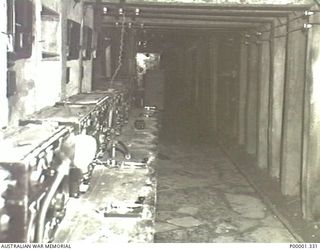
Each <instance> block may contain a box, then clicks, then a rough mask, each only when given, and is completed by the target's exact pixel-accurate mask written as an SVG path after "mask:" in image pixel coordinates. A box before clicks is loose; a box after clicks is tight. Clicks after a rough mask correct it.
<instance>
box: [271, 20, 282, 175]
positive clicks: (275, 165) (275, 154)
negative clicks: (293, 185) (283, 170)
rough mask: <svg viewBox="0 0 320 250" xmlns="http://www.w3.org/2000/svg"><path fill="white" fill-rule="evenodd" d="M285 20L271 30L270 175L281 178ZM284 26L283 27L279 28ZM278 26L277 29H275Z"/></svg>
mask: <svg viewBox="0 0 320 250" xmlns="http://www.w3.org/2000/svg"><path fill="white" fill-rule="evenodd" d="M285 21H286V19H285V18H281V19H280V21H279V20H275V21H274V23H273V29H272V30H271V62H270V63H271V65H270V99H269V150H268V152H269V157H268V158H269V174H270V176H271V177H275V178H279V177H280V162H281V140H282V116H283V97H284V81H285V64H286V40H287V38H286V36H285V35H286V33H287V27H286V25H282V24H283V23H284V22H285ZM279 25H282V26H279ZM275 26H277V27H275Z"/></svg>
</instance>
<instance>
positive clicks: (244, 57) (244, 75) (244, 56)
mask: <svg viewBox="0 0 320 250" xmlns="http://www.w3.org/2000/svg"><path fill="white" fill-rule="evenodd" d="M241 40H242V41H241V45H240V68H239V112H238V114H239V115H238V143H239V144H240V145H243V144H245V134H246V93H247V84H248V68H247V67H248V46H247V45H246V44H245V41H244V39H243V38H242V39H241Z"/></svg>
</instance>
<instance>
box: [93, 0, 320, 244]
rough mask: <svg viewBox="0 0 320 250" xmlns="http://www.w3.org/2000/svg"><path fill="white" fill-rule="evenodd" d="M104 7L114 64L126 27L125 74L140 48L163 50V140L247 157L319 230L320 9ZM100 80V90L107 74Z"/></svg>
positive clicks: (300, 217)
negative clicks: (319, 83)
mask: <svg viewBox="0 0 320 250" xmlns="http://www.w3.org/2000/svg"><path fill="white" fill-rule="evenodd" d="M101 8H102V11H101V19H100V21H101V22H100V23H99V25H101V28H102V30H103V32H101V37H107V38H108V39H109V38H110V40H111V42H110V44H111V45H110V46H111V48H112V51H114V52H113V55H112V56H111V57H112V58H113V61H114V65H116V62H117V59H118V57H119V53H118V52H117V51H118V50H119V48H118V46H119V40H120V41H121V30H123V29H122V28H123V25H124V26H126V27H127V28H126V33H125V35H124V37H125V38H124V39H125V41H126V43H125V45H124V47H125V48H124V51H125V53H124V54H121V53H120V54H121V55H122V57H123V58H126V59H127V60H124V61H126V63H124V65H123V66H124V67H123V69H122V77H127V76H128V72H129V75H130V74H134V73H135V72H136V71H135V70H136V69H135V66H134V64H135V63H134V62H133V60H132V58H133V56H135V55H136V53H137V52H139V53H159V54H160V57H161V59H160V66H159V69H161V72H162V74H161V77H163V79H162V81H163V82H164V92H163V104H164V124H165V125H164V127H165V129H166V132H165V133H163V137H162V138H163V139H165V138H166V137H167V139H168V140H169V141H170V140H171V141H172V142H174V141H178V140H180V139H181V138H182V139H181V140H188V139H187V138H190V137H192V136H193V137H194V138H198V140H197V142H198V143H199V142H201V140H199V138H203V139H204V140H205V141H208V140H209V141H210V140H211V142H213V141H214V142H216V143H218V144H219V145H220V146H222V147H223V148H224V149H225V150H226V151H227V152H228V153H229V156H230V157H231V158H232V159H233V160H234V162H235V163H236V165H239V167H241V165H244V166H243V168H244V170H243V173H246V174H249V175H250V173H253V172H254V173H255V174H254V176H256V177H255V178H256V179H257V181H253V182H252V183H253V184H254V185H255V186H256V187H257V188H259V185H260V184H261V183H264V182H265V180H266V182H268V183H269V184H266V185H264V187H262V189H261V190H262V191H261V193H262V194H263V195H264V196H266V197H269V196H268V194H270V193H274V194H276V195H275V196H276V197H277V198H276V200H278V201H279V200H280V201H281V200H282V203H284V205H283V206H282V205H279V207H285V206H287V205H288V204H291V208H292V207H294V209H292V210H293V212H292V213H290V215H289V216H288V217H294V218H297V220H298V222H297V223H296V222H293V224H294V225H299V226H300V225H301V224H304V225H307V226H306V227H307V228H309V229H310V228H311V230H312V226H311V227H310V226H308V225H310V224H308V222H313V223H315V222H318V219H319V215H320V214H319V212H318V211H319V206H318V197H319V194H320V193H319V191H318V188H317V185H318V184H317V183H318V179H319V170H318V160H317V159H318V158H317V155H318V152H317V146H316V145H317V143H318V134H319V131H318V128H317V125H315V124H317V119H318V118H317V117H318V116H317V105H318V101H317V94H316V92H317V88H316V87H315V85H314V84H315V82H316V79H318V77H317V73H316V69H318V66H316V63H317V62H318V60H319V58H318V57H317V53H318V52H316V51H318V45H317V43H318V41H319V27H318V26H317V24H318V22H319V7H318V6H316V5H312V4H311V5H290V4H289V5H279V6H275V5H246V6H244V5H232V4H231V5H217V6H208V5H205V4H204V5H201V4H200V5H197V4H191V5H188V4H177V5H174V4H172V5H170V4H155V3H152V4H143V3H141V4H139V3H126V4H124V5H121V4H120V5H118V4H111V3H101ZM123 13H124V14H123ZM121 21H122V22H121ZM108 39H106V40H108ZM120 43H121V42H120ZM112 44H114V45H113V46H112ZM108 46H109V45H108ZM122 49H123V48H122ZM120 51H121V50H120ZM102 54H103V53H102ZM120 57H121V56H120ZM120 57H119V58H120ZM101 60H102V61H106V59H105V58H102V59H101ZM111 61H112V60H111ZM113 67H115V66H113ZM130 72H131V73H130ZM96 73H97V72H96ZM149 73H151V71H150V72H149ZM158 77H159V76H158ZM146 79H148V72H147V73H146V75H145V80H146ZM149 79H150V78H149ZM151 79H152V78H151ZM153 79H155V78H153ZM158 79H159V78H158ZM95 84H96V88H99V81H98V80H96V81H95ZM144 84H147V83H146V82H145V83H144ZM137 89H138V88H136V90H137ZM140 90H141V89H140ZM138 92H139V91H136V94H137V93H138ZM141 92H142V94H141ZM141 92H139V94H137V95H136V98H137V100H138V101H137V103H140V104H141V103H143V100H142V101H141V99H143V97H141V96H143V95H144V94H145V93H143V88H142V90H141ZM139 100H140V101H139ZM235 152H236V153H235ZM239 157H240V158H241V159H240V158H239ZM244 158H245V159H248V161H246V160H243V159H244ZM243 162H245V163H243ZM248 162H249V163H248ZM249 165H250V166H252V169H253V170H252V171H251V170H250V169H251V168H250V167H249ZM256 172H257V173H259V174H256ZM260 174H261V175H260ZM257 176H258V177H257ZM259 180H260V181H259ZM255 183H256V184H255ZM270 183H271V184H270ZM270 188H271V189H272V192H269V190H268V189H270ZM279 197H281V198H279ZM268 199H269V198H268ZM273 199H274V198H272V197H271V198H270V200H271V201H270V204H274V200H273ZM280 210H281V209H280ZM283 211H285V209H283ZM293 214H294V216H293ZM291 215H292V216H291ZM305 223H306V224H305ZM289 224H290V223H289ZM312 235H314V234H313V233H312ZM312 237H315V236H312ZM310 239H311V238H310ZM311 240H312V239H311Z"/></svg>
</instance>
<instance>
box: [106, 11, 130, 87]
mask: <svg viewBox="0 0 320 250" xmlns="http://www.w3.org/2000/svg"><path fill="white" fill-rule="evenodd" d="M125 23H126V16H125V13H124V12H123V13H122V23H121V34H120V48H119V57H118V66H117V68H116V70H115V71H114V73H113V75H112V77H111V81H110V85H111V86H113V82H114V80H115V78H116V77H117V75H118V73H119V71H120V69H121V66H122V56H123V47H124V34H125V32H126V27H125Z"/></svg>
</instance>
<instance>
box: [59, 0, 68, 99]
mask: <svg viewBox="0 0 320 250" xmlns="http://www.w3.org/2000/svg"><path fill="white" fill-rule="evenodd" d="M67 6H68V2H67V1H61V22H60V23H61V24H60V25H61V33H62V34H61V67H62V71H61V72H62V73H61V96H60V98H61V100H63V99H65V98H66V96H67V86H66V79H67Z"/></svg>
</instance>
